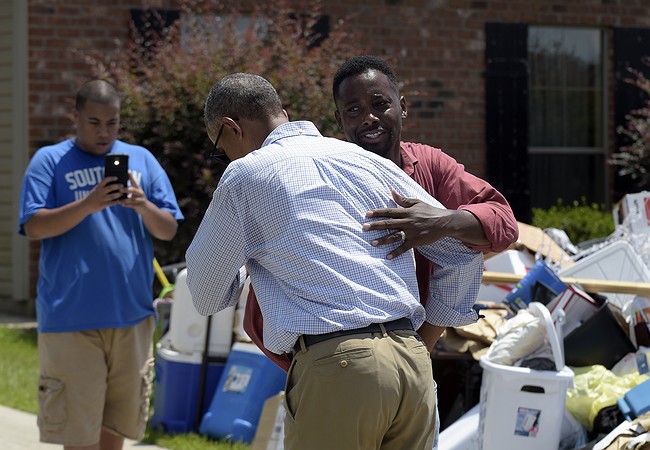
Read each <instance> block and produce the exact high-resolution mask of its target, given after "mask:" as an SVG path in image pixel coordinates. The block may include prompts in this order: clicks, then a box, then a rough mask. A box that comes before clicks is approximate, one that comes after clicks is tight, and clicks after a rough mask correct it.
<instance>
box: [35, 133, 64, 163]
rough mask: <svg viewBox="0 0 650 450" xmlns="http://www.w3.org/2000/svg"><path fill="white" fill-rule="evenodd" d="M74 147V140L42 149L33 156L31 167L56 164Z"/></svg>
mask: <svg viewBox="0 0 650 450" xmlns="http://www.w3.org/2000/svg"><path fill="white" fill-rule="evenodd" d="M73 146H74V142H73V140H72V139H66V140H65V141H61V142H59V143H57V144H53V145H47V146H45V147H41V148H39V149H38V150H37V151H36V153H34V155H33V156H32V159H31V161H30V165H32V166H33V165H37V164H56V163H57V162H58V161H60V160H61V158H63V157H64V156H65V155H66V154H67V153H68V152H69V151H70V150H71V149H72V147H73Z"/></svg>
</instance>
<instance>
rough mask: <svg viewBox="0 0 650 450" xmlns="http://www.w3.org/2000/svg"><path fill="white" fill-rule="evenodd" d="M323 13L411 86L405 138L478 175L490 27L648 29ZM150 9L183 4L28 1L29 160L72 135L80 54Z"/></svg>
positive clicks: (121, 32)
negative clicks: (505, 24) (351, 30)
mask: <svg viewBox="0 0 650 450" xmlns="http://www.w3.org/2000/svg"><path fill="white" fill-rule="evenodd" d="M322 3H323V5H324V10H325V12H326V13H328V14H330V16H331V17H332V19H334V20H333V21H336V20H338V19H344V20H346V22H347V23H348V24H349V26H351V27H353V28H355V29H357V30H359V33H360V37H361V43H360V45H361V47H362V48H365V49H367V50H368V52H369V53H374V54H378V55H382V56H385V57H386V58H387V59H389V60H390V61H391V62H392V63H393V64H394V65H395V67H396V69H397V72H398V76H399V77H400V79H401V80H408V83H407V85H406V86H405V87H404V89H403V94H405V95H406V96H407V100H408V104H409V106H410V114H409V119H408V120H407V122H406V123H405V134H404V137H405V138H407V139H411V140H416V141H421V142H424V143H428V144H432V145H436V146H439V147H442V148H443V149H445V150H446V151H448V152H449V153H450V154H452V155H454V156H455V157H456V158H458V159H459V160H460V161H462V162H463V163H465V164H466V165H467V167H468V169H469V170H471V171H472V172H474V173H476V174H478V175H484V165H485V144H484V141H485V130H484V120H483V118H484V107H485V105H484V97H485V95H484V79H483V70H484V59H485V57H484V51H485V42H484V41H485V39H484V27H485V23H486V22H488V21H493V22H523V23H527V24H532V25H571V26H600V27H611V26H638V27H641V26H643V27H647V26H650V14H648V12H649V7H650V5H649V4H648V1H647V0H573V1H572V2H559V1H558V2H555V1H551V0H540V1H533V0H501V1H478V0H411V1H399V0H384V1H380V0H366V1H349V0H329V1H327V2H322ZM144 4H146V5H147V6H151V7H162V8H171V7H174V6H176V5H177V4H178V2H177V1H172V0H168V1H150V2H142V1H133V0H132V1H128V0H114V1H105V0H101V1H100V0H98V1H92V2H91V1H89V0H86V1H80V0H77V1H66V2H63V1H53V0H50V1H46V0H30V3H29V36H30V37H29V46H30V55H29V67H30V82H29V90H30V122H29V124H30V134H29V135H30V152H33V151H35V150H36V149H37V148H38V147H39V146H41V145H43V144H46V143H50V142H53V141H57V140H59V139H60V137H61V136H62V135H64V134H66V133H69V132H70V121H69V119H68V118H67V116H66V115H67V114H68V113H69V111H70V106H71V101H72V95H73V93H74V92H75V90H76V88H77V86H78V85H79V83H80V82H81V81H83V80H84V79H86V78H87V77H88V76H89V75H90V74H89V72H88V68H87V66H86V64H85V63H84V61H83V57H82V55H81V53H82V52H87V51H91V50H111V49H114V48H115V40H116V39H121V40H124V39H127V38H128V33H129V20H130V12H129V10H130V9H131V8H141V7H142V6H143V5H144ZM609 79H610V80H611V79H613V73H612V74H610V77H609ZM611 104H612V103H611V101H610V105H611ZM610 128H612V127H610Z"/></svg>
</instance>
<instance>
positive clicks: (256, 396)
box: [199, 342, 287, 443]
mask: <svg viewBox="0 0 650 450" xmlns="http://www.w3.org/2000/svg"><path fill="white" fill-rule="evenodd" d="M286 377H287V374H286V373H285V372H284V371H283V370H282V369H280V368H279V367H278V366H276V365H275V363H274V362H273V361H271V360H270V359H269V358H268V357H267V356H266V355H265V354H264V353H262V351H261V350H260V349H258V348H257V346H256V345H255V344H249V343H244V342H236V343H235V344H234V345H233V347H232V351H231V352H230V355H229V356H228V360H227V362H226V367H225V368H224V371H223V374H222V376H221V380H220V381H219V384H218V386H217V389H216V391H215V393H214V397H213V398H212V403H211V404H210V407H209V408H208V411H207V412H206V413H205V414H204V415H203V419H202V421H201V426H200V427H199V433H201V434H205V435H207V436H211V437H213V438H216V439H230V440H232V441H242V442H245V443H251V442H252V440H253V438H254V437H255V431H256V430H257V424H258V423H259V420H260V416H261V414H262V409H263V408H264V402H265V401H266V399H268V398H269V397H272V396H274V395H276V394H278V393H279V392H280V391H282V390H284V385H285V381H286Z"/></svg>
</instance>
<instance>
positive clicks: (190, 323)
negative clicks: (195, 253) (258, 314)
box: [168, 269, 235, 357]
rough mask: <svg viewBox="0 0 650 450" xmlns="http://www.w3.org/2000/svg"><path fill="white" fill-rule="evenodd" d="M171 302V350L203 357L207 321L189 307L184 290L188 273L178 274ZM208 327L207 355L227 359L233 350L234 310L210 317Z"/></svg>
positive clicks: (192, 307) (190, 296) (185, 289)
mask: <svg viewBox="0 0 650 450" xmlns="http://www.w3.org/2000/svg"><path fill="white" fill-rule="evenodd" d="M174 286H175V289H174V301H173V302H172V307H171V316H170V319H169V332H168V334H169V338H170V341H171V347H172V348H173V349H174V350H177V351H179V352H183V353H195V352H200V353H203V350H204V348H205V332H206V330H207V328H208V318H207V317H206V316H202V315H200V314H199V313H198V312H197V311H196V308H194V304H193V303H192V295H191V294H190V289H189V287H188V286H187V269H183V270H181V271H180V272H179V273H178V275H177V276H176V282H175V283H174ZM211 321H212V325H211V327H210V346H209V351H208V354H209V355H210V356H215V357H219V356H221V357H227V356H228V353H230V347H231V346H232V338H233V330H234V326H235V307H234V306H231V307H229V308H226V309H224V310H223V311H219V312H218V313H217V314H214V315H213V316H212V319H211Z"/></svg>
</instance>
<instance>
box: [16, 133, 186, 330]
mask: <svg viewBox="0 0 650 450" xmlns="http://www.w3.org/2000/svg"><path fill="white" fill-rule="evenodd" d="M110 153H124V154H127V155H129V172H130V173H131V174H132V175H133V176H134V177H135V180H136V181H137V182H138V184H139V185H140V187H141V188H142V190H143V191H144V193H145V195H146V196H147V199H149V201H151V202H152V203H154V204H155V205H156V206H158V207H159V208H161V209H163V210H166V211H169V212H170V213H171V214H172V215H173V216H174V217H175V218H176V220H178V221H181V220H183V215H182V213H181V212H180V209H179V207H178V203H177V202H176V196H175V195H174V191H173V189H172V186H171V183H170V181H169V178H168V177H167V174H166V173H165V171H164V170H163V168H162V167H161V166H160V164H159V163H158V161H157V160H156V158H155V157H154V156H153V155H152V154H151V153H150V152H149V151H148V150H147V149H145V148H143V147H139V146H135V145H130V144H127V143H125V142H122V141H115V144H113V147H112V149H111V151H110ZM103 178H104V156H103V155H102V156H97V155H92V154H90V153H86V152H84V151H83V150H81V149H80V148H79V147H78V146H77V145H76V144H75V142H74V140H66V141H63V142H60V143H58V144H56V145H52V146H49V147H43V148H41V149H40V150H39V151H37V152H36V154H35V155H34V157H33V158H32V160H31V162H30V163H29V166H28V167H27V171H26V173H25V177H24V179H23V185H22V189H21V192H20V211H19V220H20V227H19V233H21V234H25V230H24V228H23V225H24V224H25V223H26V222H27V221H28V220H29V219H30V218H31V217H32V216H33V215H34V214H35V213H36V212H37V211H38V210H39V209H41V208H48V209H52V208H58V207H61V206H63V205H66V204H68V203H71V202H73V201H75V200H78V199H80V198H83V197H84V196H86V195H88V193H90V191H91V190H92V189H93V188H94V187H95V185H97V183H99V182H100V181H101V180H102V179H103ZM153 257H154V255H153V242H152V237H151V234H149V232H148V231H147V229H146V228H145V226H144V223H143V222H142V218H141V217H140V215H139V214H138V213H137V212H136V211H135V210H133V209H131V208H125V207H122V206H120V205H115V206H111V207H108V208H104V209H103V210H102V211H99V212H96V213H93V214H90V215H89V216H87V217H86V218H85V219H84V220H83V221H81V222H80V223H79V224H78V225H76V226H75V227H73V228H72V229H70V230H69V231H67V232H66V233H63V234H62V235H59V236H55V237H52V238H47V239H43V241H42V246H41V257H40V262H39V279H38V284H37V295H36V314H37V318H38V327H39V331H40V332H63V331H80V330H88V329H97V328H121V327H129V326H132V325H135V324H137V323H138V322H140V321H142V320H143V319H145V318H147V317H148V316H150V315H152V314H154V307H153V276H154V273H153Z"/></svg>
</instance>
